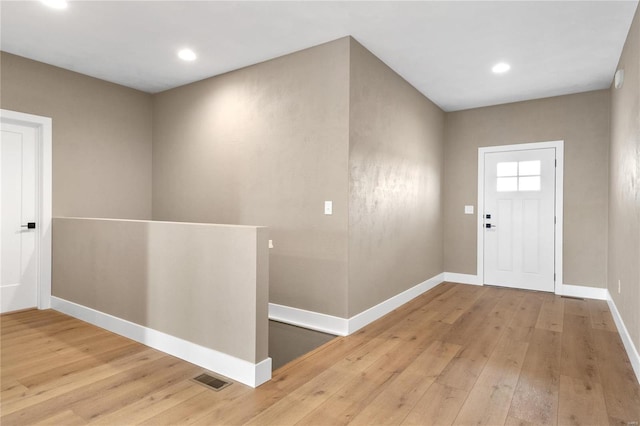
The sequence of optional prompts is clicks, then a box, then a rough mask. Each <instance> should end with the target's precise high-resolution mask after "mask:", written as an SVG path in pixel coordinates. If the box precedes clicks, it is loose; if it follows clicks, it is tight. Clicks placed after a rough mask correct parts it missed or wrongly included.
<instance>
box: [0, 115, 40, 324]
mask: <svg viewBox="0 0 640 426" xmlns="http://www.w3.org/2000/svg"><path fill="white" fill-rule="evenodd" d="M0 191H1V195H0V210H1V213H2V217H1V218H0V238H1V243H0V312H10V311H15V310H19V309H25V308H33V307H36V306H37V304H38V281H37V280H38V276H37V273H38V265H37V257H36V232H35V231H36V230H35V228H33V226H38V225H39V224H38V223H37V221H36V211H37V210H36V129H35V128H33V127H28V126H22V125H17V124H8V123H2V128H1V136H0ZM30 223H31V224H32V225H29V224H30Z"/></svg>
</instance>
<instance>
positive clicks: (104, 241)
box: [52, 218, 269, 363]
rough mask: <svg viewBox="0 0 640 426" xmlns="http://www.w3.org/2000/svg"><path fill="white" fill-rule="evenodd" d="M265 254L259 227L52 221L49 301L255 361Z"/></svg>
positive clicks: (264, 345)
mask: <svg viewBox="0 0 640 426" xmlns="http://www.w3.org/2000/svg"><path fill="white" fill-rule="evenodd" d="M267 257H268V252H267V230H266V229H264V228H256V227H248V226H224V225H207V224H184V223H167V222H164V223H163V222H149V221H123V220H105V219H75V218H55V219H54V222H53V271H54V273H53V277H54V279H53V283H52V294H53V295H54V296H56V297H60V298H62V299H65V300H68V301H71V302H75V303H78V304H80V305H83V306H87V307H89V308H93V309H96V310H98V311H100V312H104V313H107V314H110V315H113V316H116V317H118V318H122V319H125V320H128V321H131V322H134V323H136V324H139V325H142V326H145V327H149V328H152V329H154V330H158V331H162V332H164V333H167V334H169V335H172V336H175V337H179V338H181V339H185V340H187V341H189V342H193V343H197V344H199V345H202V346H204V347H207V348H211V349H214V350H217V351H220V352H223V353H226V354H229V355H232V356H235V357H237V358H241V359H244V360H246V361H249V362H253V363H258V362H260V361H263V360H264V359H266V358H267V350H268V315H267V304H268V300H267V297H268V294H267V293H268V286H269V284H268V281H267V280H268V270H269V264H268V260H267Z"/></svg>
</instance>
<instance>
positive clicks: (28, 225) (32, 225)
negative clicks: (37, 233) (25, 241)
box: [20, 222, 36, 229]
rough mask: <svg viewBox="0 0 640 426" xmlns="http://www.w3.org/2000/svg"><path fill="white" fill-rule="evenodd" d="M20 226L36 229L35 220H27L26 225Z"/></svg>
mask: <svg viewBox="0 0 640 426" xmlns="http://www.w3.org/2000/svg"><path fill="white" fill-rule="evenodd" d="M20 227H21V228H27V229H36V223H35V222H27V224H26V225H21V226H20Z"/></svg>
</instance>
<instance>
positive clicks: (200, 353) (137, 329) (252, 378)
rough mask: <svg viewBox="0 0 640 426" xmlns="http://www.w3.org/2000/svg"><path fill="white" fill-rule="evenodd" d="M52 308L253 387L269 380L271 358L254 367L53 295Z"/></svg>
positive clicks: (231, 357) (247, 362) (237, 359)
mask: <svg viewBox="0 0 640 426" xmlns="http://www.w3.org/2000/svg"><path fill="white" fill-rule="evenodd" d="M51 307H52V308H53V309H55V310H57V311H60V312H62V313H65V314H67V315H70V316H72V317H74V318H78V319H80V320H82V321H86V322H88V323H90V324H93V325H95V326H98V327H101V328H104V329H106V330H109V331H111V332H113V333H116V334H119V335H121V336H124V337H128V338H129V339H132V340H135V341H136V342H139V343H142V344H144V345H147V346H150V347H152V348H154V349H158V350H160V351H162V352H165V353H168V354H169V355H173V356H175V357H178V358H181V359H183V360H185V361H188V362H191V363H193V364H196V365H198V366H200V367H202V368H205V369H207V370H210V371H212V372H215V373H218V374H221V375H223V376H226V377H228V378H230V379H232V380H235V381H237V382H240V383H244V384H245V385H248V386H251V387H254V388H255V387H257V386H260V385H261V384H263V383H265V382H267V381H269V380H270V379H271V358H267V359H265V360H263V361H261V362H259V363H258V364H253V363H251V362H249V361H245V360H243V359H240V358H236V357H234V356H232V355H228V354H225V353H223V352H218V351H216V350H214V349H210V348H205V347H204V346H200V345H198V344H195V343H192V342H189V341H186V340H183V339H180V338H178V337H175V336H171V335H169V334H166V333H163V332H161V331H157V330H153V329H151V328H148V327H144V326H142V325H139V324H135V323H133V322H130V321H127V320H124V319H122V318H118V317H114V316H113V315H109V314H105V313H104V312H100V311H96V310H95V309H92V308H88V307H86V306H82V305H79V304H77V303H74V302H70V301H68V300H64V299H60V298H58V297H55V296H51Z"/></svg>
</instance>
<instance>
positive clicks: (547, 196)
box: [483, 148, 556, 292]
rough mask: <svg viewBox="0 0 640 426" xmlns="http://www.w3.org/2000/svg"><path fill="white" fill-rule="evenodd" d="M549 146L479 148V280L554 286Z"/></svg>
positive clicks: (531, 287)
mask: <svg viewBox="0 0 640 426" xmlns="http://www.w3.org/2000/svg"><path fill="white" fill-rule="evenodd" d="M555 170H556V153H555V148H545V149H531V150H520V151H508V152H486V153H484V216H483V218H484V223H483V225H484V227H483V231H484V283H485V284H490V285H497V286H505V287H515V288H523V289H529V290H539V291H548V292H553V291H554V289H555V282H554V281H555V279H554V273H555V252H554V247H555V245H554V241H555V178H556V176H555Z"/></svg>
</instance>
